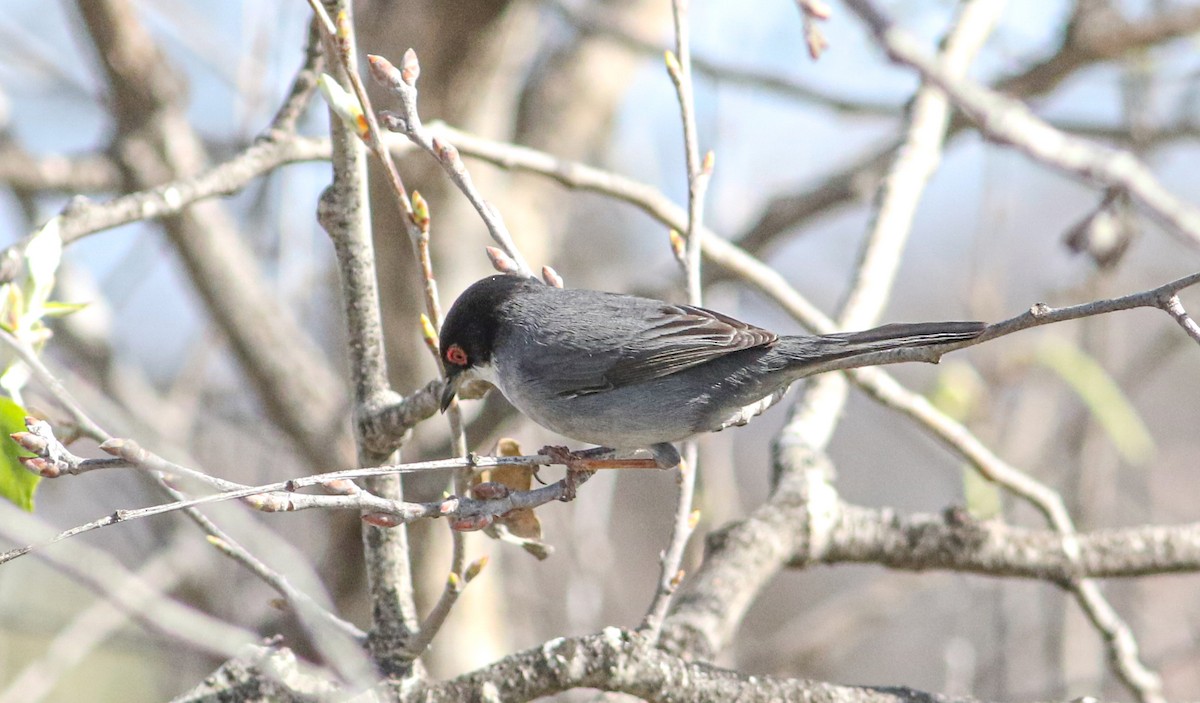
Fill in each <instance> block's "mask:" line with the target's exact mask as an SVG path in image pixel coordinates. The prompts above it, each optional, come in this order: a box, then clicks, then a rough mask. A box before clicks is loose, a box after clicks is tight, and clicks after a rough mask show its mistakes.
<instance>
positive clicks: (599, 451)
mask: <svg viewBox="0 0 1200 703" xmlns="http://www.w3.org/2000/svg"><path fill="white" fill-rule="evenodd" d="M654 446H655V447H658V446H663V445H657V444H656V445H654ZM665 446H668V447H670V446H671V445H669V444H668V445H665ZM648 451H650V452H651V453H652V454H654V455H655V457H656V458H654V459H621V458H616V457H614V455H615V454H616V450H615V449H609V448H608V447H593V448H591V449H580V450H577V451H571V450H569V449H567V448H566V447H549V446H548V447H542V449H541V451H539V452H538V453H539V454H542V455H544V456H548V457H550V459H551V460H552V461H554V463H556V464H562V465H563V466H566V467H567V469H571V470H575V471H599V470H601V469H661V468H668V469H669V468H671V466H674V465H675V464H677V463H679V460H678V457H679V454H678V452H676V453H675V457H676V460H675V464H671V465H670V466H665V467H664V466H663V465H662V463H661V461H660V460H659V459H658V458H657V456H658V455H657V453H656V451H655V449H654V448H650V449H649V450H648ZM671 451H672V452H674V451H675V450H674V448H672V449H671Z"/></svg>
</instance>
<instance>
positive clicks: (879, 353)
mask: <svg viewBox="0 0 1200 703" xmlns="http://www.w3.org/2000/svg"><path fill="white" fill-rule="evenodd" d="M985 327H986V325H985V324H984V323H982V322H927V323H908V324H905V323H901V324H889V325H884V326H882V327H876V328H874V329H869V330H866V331H862V332H848V333H838V334H827V335H819V336H810V335H783V336H781V335H778V334H776V333H774V332H771V331H768V330H766V329H763V328H761V327H756V326H754V325H751V324H748V323H746V322H742V321H741V320H737V319H735V318H733V317H730V316H728V315H724V314H722V313H719V312H716V311H715V310H708V309H705V308H702V307H695V306H691V305H682V304H675V303H669V302H665V301H662V300H654V299H651V298H642V297H637V296H633V295H626V294H621V293H610V292H604V291H597V290H587V289H577V288H558V287H555V286H552V285H547V284H545V283H543V282H542V281H540V280H538V279H536V278H532V277H529V276H525V275H520V274H498V275H493V276H490V277H487V278H483V279H481V280H479V281H476V282H475V283H473V284H471V285H470V286H469V287H467V289H466V290H464V291H463V292H462V294H461V295H460V296H459V297H458V299H457V300H455V302H454V304H453V305H452V306H451V308H450V311H449V312H448V313H447V314H446V317H445V320H444V322H443V324H442V328H441V332H440V334H439V340H438V341H439V344H438V347H439V356H440V357H441V362H442V366H443V368H444V371H445V387H444V390H443V392H442V395H441V409H442V411H443V412H444V411H445V410H446V409H447V408H448V407H449V406H450V404H451V402H452V401H453V400H454V398H455V395H456V394H457V392H458V390H459V389H460V388H461V387H462V385H463V384H464V383H467V382H468V381H472V380H481V381H485V382H487V383H490V384H491V385H492V386H494V387H496V388H497V389H498V390H499V391H500V392H501V393H502V394H503V395H504V397H505V398H506V399H508V401H509V403H511V404H512V405H513V406H514V407H515V408H516V409H517V410H519V411H520V412H521V413H522V414H524V415H525V416H527V417H528V418H530V419H531V420H533V421H534V422H536V423H537V424H539V425H541V426H542V427H545V428H546V429H549V430H551V431H553V432H555V433H558V434H560V435H563V436H564V437H567V438H570V439H573V440H576V441H579V442H585V443H588V444H594V445H598V449H597V450H589V451H593V452H607V454H604V456H611V455H614V454H622V453H631V454H633V453H636V452H637V451H638V450H643V451H646V452H649V454H650V456H651V457H652V461H653V464H654V465H655V466H658V467H661V468H670V467H673V466H675V465H676V464H678V463H679V452H678V451H677V450H676V449H675V447H674V443H675V442H679V441H682V440H685V439H688V438H690V437H693V436H696V435H699V434H703V433H706V432H716V431H719V430H722V429H725V428H727V427H731V426H735V425H744V424H746V423H747V422H748V421H749V420H750V419H751V418H753V417H755V416H757V415H759V414H760V413H762V412H763V411H764V410H766V409H767V408H769V407H770V406H771V405H773V404H775V403H776V402H778V401H779V399H780V398H782V397H783V395H784V393H785V392H786V391H787V389H788V387H789V386H790V385H791V384H792V383H793V382H794V381H796V380H798V379H801V378H804V377H806V376H811V375H813V374H816V373H821V372H823V371H830V370H835V369H846V368H853V367H856V366H865V365H873V364H879V363H891V362H892V361H894V360H892V359H889V357H888V355H887V354H886V352H888V351H891V350H897V349H904V348H912V347H929V346H939V345H947V344H955V343H960V342H966V341H969V340H972V339H974V338H976V337H978V336H979V335H980V334H982V333H983V331H984V329H985ZM892 356H895V355H892ZM594 455H595V456H599V455H600V454H594Z"/></svg>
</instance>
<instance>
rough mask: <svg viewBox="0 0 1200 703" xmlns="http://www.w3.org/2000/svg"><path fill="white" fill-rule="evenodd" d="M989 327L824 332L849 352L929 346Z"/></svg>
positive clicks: (901, 326) (912, 325) (918, 325)
mask: <svg viewBox="0 0 1200 703" xmlns="http://www.w3.org/2000/svg"><path fill="white" fill-rule="evenodd" d="M985 327H987V325H985V324H984V323H982V322H901V323H896V324H891V325H884V326H883V327H876V328H874V329H869V330H864V331H862V332H841V333H838V334H827V335H822V337H821V338H822V339H827V340H830V341H836V342H842V343H844V344H845V345H846V349H847V351H850V352H852V353H859V352H865V351H884V350H886V349H900V348H902V347H927V346H931V345H934V344H952V343H954V342H965V341H967V340H969V339H975V338H976V337H978V336H979V335H980V334H981V333H982V332H983V329H984V328H985Z"/></svg>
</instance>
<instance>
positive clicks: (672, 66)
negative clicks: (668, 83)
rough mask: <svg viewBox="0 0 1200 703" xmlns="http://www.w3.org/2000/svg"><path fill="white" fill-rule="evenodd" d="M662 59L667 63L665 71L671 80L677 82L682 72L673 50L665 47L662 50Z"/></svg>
mask: <svg viewBox="0 0 1200 703" xmlns="http://www.w3.org/2000/svg"><path fill="white" fill-rule="evenodd" d="M663 60H664V61H665V62H666V64H667V73H669V74H670V75H671V80H673V81H675V82H676V83H678V82H679V80H680V76H681V75H682V74H683V67H682V66H680V65H679V59H678V58H676V56H675V52H674V51H671V50H670V49H667V50H666V51H664V52H663Z"/></svg>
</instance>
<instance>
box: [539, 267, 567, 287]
mask: <svg viewBox="0 0 1200 703" xmlns="http://www.w3.org/2000/svg"><path fill="white" fill-rule="evenodd" d="M542 280H543V281H545V282H546V283H548V284H550V285H552V286H554V287H555V288H562V287H563V279H562V276H560V275H558V271H555V270H554V269H552V268H550V267H549V266H543V267H542Z"/></svg>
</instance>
